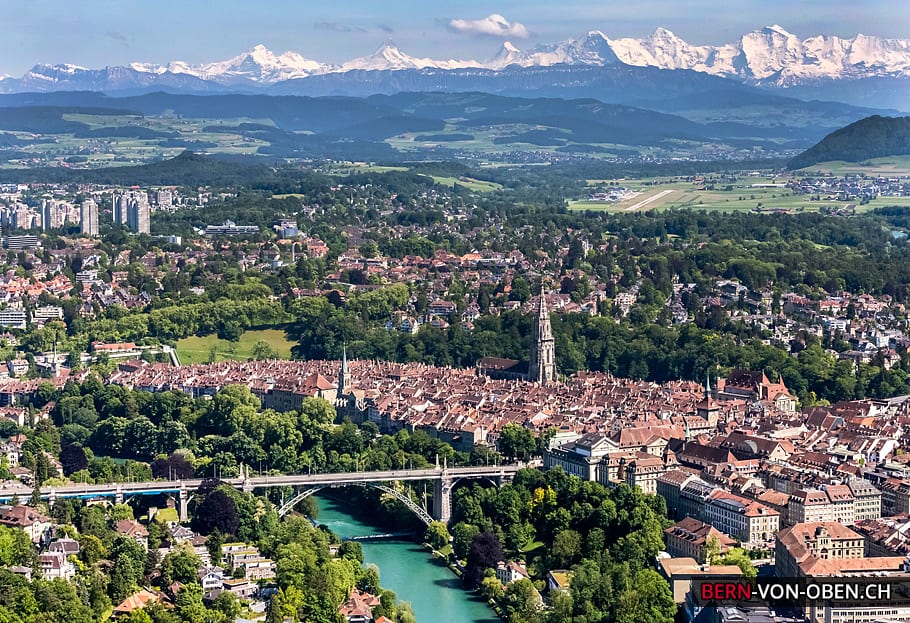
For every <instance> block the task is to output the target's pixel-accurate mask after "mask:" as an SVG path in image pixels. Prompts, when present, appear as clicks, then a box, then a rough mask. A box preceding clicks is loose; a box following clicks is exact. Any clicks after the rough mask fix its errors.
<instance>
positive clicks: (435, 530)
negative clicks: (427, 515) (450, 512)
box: [423, 521, 450, 549]
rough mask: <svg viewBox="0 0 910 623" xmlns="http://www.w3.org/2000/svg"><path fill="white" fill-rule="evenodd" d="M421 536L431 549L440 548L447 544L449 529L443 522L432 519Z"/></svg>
mask: <svg viewBox="0 0 910 623" xmlns="http://www.w3.org/2000/svg"><path fill="white" fill-rule="evenodd" d="M423 538H424V540H425V541H426V542H427V543H429V544H430V546H431V547H432V548H433V549H442V548H443V547H445V546H446V545H448V544H449V539H450V536H449V530H448V528H447V527H446V525H445V523H444V522H441V521H433V522H430V525H429V526H427V530H426V533H425V534H424V537H423Z"/></svg>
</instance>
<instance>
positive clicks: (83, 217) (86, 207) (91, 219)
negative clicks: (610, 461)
mask: <svg viewBox="0 0 910 623" xmlns="http://www.w3.org/2000/svg"><path fill="white" fill-rule="evenodd" d="M79 225H80V229H81V231H82V233H83V234H84V235H86V236H97V235H98V204H97V203H95V202H94V201H93V200H91V199H84V200H83V201H82V207H81V208H80V209H79Z"/></svg>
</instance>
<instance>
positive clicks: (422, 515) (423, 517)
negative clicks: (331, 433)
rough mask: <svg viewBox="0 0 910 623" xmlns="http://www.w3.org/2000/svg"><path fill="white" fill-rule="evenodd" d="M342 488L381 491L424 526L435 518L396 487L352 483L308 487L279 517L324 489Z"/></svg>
mask: <svg viewBox="0 0 910 623" xmlns="http://www.w3.org/2000/svg"><path fill="white" fill-rule="evenodd" d="M340 486H344V487H348V486H356V487H372V488H373V489H379V490H380V491H382V492H384V493H388V494H389V495H391V496H392V497H394V498H395V499H396V500H398V501H399V502H401V503H402V504H404V505H405V506H406V507H407V509H408V510H410V511H411V512H412V513H414V514H415V515H417V518H418V519H420V521H422V522H423V523H424V524H426V525H430V522H432V521H433V517H432V516H431V515H430V514H429V513H428V512H426V511H425V510H424V509H423V508H421V507H420V505H418V504H416V503H415V502H414V500H412V499H411V498H409V497H408V496H406V495H404V494H403V493H402V492H401V491H398V490H397V489H395V488H394V487H390V486H388V485H385V484H383V483H380V482H352V483H348V484H345V485H313V486H311V487H308V488H306V489H303V490H302V491H300V492H298V493H297V495H295V496H294V497H292V498H291V499H290V500H288V501H287V502H285V503H284V504H282V505H281V506H280V507H279V508H278V516H279V517H284V516H285V515H287V514H288V513H289V512H291V511H292V510H293V509H294V507H295V506H297V503H298V502H300V501H301V500H303V499H305V498H308V497H310V496H311V495H313V494H314V493H318V492H319V491H322V490H323V489H335V488H340Z"/></svg>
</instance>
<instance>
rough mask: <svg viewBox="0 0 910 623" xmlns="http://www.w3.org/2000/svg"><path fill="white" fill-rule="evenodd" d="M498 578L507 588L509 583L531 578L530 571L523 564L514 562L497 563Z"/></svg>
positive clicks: (501, 561) (502, 561) (503, 561)
mask: <svg viewBox="0 0 910 623" xmlns="http://www.w3.org/2000/svg"><path fill="white" fill-rule="evenodd" d="M496 578H497V579H498V580H499V581H500V582H502V585H503V586H505V585H506V584H508V583H509V582H514V581H515V580H520V579H522V578H530V576H529V575H528V570H527V569H526V568H525V566H524V565H523V564H522V563H519V562H515V561H514V560H500V561H499V562H498V563H496Z"/></svg>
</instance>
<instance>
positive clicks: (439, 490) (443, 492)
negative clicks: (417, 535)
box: [433, 472, 455, 524]
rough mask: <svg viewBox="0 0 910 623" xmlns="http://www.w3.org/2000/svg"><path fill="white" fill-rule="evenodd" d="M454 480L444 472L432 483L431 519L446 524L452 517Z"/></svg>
mask: <svg viewBox="0 0 910 623" xmlns="http://www.w3.org/2000/svg"><path fill="white" fill-rule="evenodd" d="M454 486H455V483H454V481H453V480H452V478H451V477H450V476H448V475H447V474H446V473H445V472H443V473H442V475H441V476H440V477H439V479H438V480H437V481H436V482H434V483H433V519H435V520H437V521H441V522H442V523H444V524H448V523H449V520H450V519H451V518H452V488H453V487H454Z"/></svg>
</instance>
